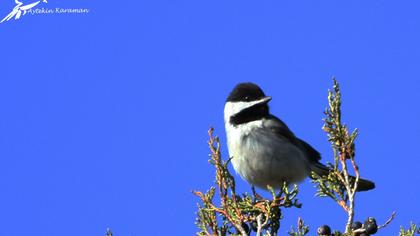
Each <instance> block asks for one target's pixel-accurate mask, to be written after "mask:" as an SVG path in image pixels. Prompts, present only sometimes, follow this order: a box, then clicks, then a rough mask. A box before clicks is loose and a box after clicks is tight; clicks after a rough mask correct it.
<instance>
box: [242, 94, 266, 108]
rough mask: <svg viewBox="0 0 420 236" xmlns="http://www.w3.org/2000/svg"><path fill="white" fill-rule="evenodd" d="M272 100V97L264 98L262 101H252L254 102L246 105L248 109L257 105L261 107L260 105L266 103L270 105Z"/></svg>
mask: <svg viewBox="0 0 420 236" xmlns="http://www.w3.org/2000/svg"><path fill="white" fill-rule="evenodd" d="M270 100H271V97H269V96H267V97H263V98H261V99H260V100H256V101H252V102H248V103H247V104H246V108H249V107H253V106H255V105H260V104H264V103H268V102H269V101H270Z"/></svg>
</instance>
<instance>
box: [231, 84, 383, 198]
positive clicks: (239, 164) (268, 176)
mask: <svg viewBox="0 0 420 236" xmlns="http://www.w3.org/2000/svg"><path fill="white" fill-rule="evenodd" d="M270 100H271V97H268V96H266V95H265V94H264V92H263V91H262V89H261V88H260V87H259V86H258V85H256V84H253V83H241V84H238V85H237V86H236V87H235V88H234V89H233V90H232V92H231V93H230V94H229V97H228V98H227V101H226V104H225V109H224V120H225V128H226V135H227V142H228V149H229V156H230V157H231V158H232V164H233V168H234V169H235V171H236V172H237V173H238V174H239V175H240V176H241V177H242V178H243V179H245V180H246V181H247V182H248V183H250V184H252V185H253V186H254V185H255V186H257V187H260V188H263V189H266V188H267V185H270V186H271V187H273V188H279V187H281V186H282V184H283V182H287V183H297V182H300V181H302V180H303V179H304V178H306V177H307V176H309V175H310V174H311V172H312V171H313V172H315V173H316V174H318V175H320V176H322V175H327V174H328V172H329V169H328V168H327V167H326V166H325V165H323V164H322V163H320V162H319V160H320V159H321V156H320V154H319V152H318V151H316V150H315V149H314V148H313V147H312V146H311V145H309V144H308V143H306V142H305V141H303V140H301V139H299V138H297V137H296V136H295V135H294V134H293V133H292V131H290V129H289V128H288V127H287V125H286V124H285V123H284V122H283V121H281V120H280V119H279V118H277V117H275V116H274V115H271V114H270V112H269V107H268V102H269V101H270ZM351 178H352V179H354V177H351ZM373 188H375V184H374V183H373V182H371V181H369V180H365V179H359V184H358V188H357V191H367V190H370V189H373Z"/></svg>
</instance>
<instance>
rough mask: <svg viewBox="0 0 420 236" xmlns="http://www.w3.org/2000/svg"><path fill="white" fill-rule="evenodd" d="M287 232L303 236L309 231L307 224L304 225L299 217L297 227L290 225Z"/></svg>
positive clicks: (295, 235)
mask: <svg viewBox="0 0 420 236" xmlns="http://www.w3.org/2000/svg"><path fill="white" fill-rule="evenodd" d="M288 233H289V235H290V236H305V235H306V234H308V233H309V226H308V225H305V222H303V220H302V219H301V218H299V219H298V222H297V229H295V228H294V227H293V226H292V227H291V228H290V231H289V232H288Z"/></svg>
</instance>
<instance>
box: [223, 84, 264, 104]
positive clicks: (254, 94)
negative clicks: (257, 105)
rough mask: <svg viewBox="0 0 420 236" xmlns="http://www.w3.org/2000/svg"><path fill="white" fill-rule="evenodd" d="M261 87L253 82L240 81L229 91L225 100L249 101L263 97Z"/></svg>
mask: <svg viewBox="0 0 420 236" xmlns="http://www.w3.org/2000/svg"><path fill="white" fill-rule="evenodd" d="M265 97H266V96H265V94H264V92H263V91H262V89H261V88H260V87H259V86H258V85H256V84H254V83H240V84H238V85H236V86H235V88H233V90H232V92H230V94H229V97H228V98H227V102H251V101H257V100H260V99H262V98H265Z"/></svg>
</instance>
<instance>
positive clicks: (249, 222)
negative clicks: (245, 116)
mask: <svg viewBox="0 0 420 236" xmlns="http://www.w3.org/2000/svg"><path fill="white" fill-rule="evenodd" d="M209 137H210V140H209V147H210V151H211V154H210V157H211V158H210V161H209V162H210V163H211V164H212V165H213V166H214V167H215V169H216V180H215V182H216V186H217V187H214V186H213V187H211V188H210V190H208V191H207V192H206V193H202V192H200V191H194V194H195V195H197V196H198V197H199V198H200V199H201V201H202V204H201V205H198V212H197V219H196V224H197V226H198V228H199V229H200V231H199V232H198V233H197V235H228V234H229V235H243V236H245V235H250V234H251V232H250V231H251V230H252V229H253V231H255V233H256V235H263V234H264V235H277V231H278V230H279V228H280V220H281V218H282V213H281V208H289V207H301V204H299V202H298V200H297V194H298V192H299V190H298V188H297V186H296V185H294V186H293V187H288V185H287V184H286V183H284V184H283V187H282V188H281V189H280V190H279V191H278V192H277V193H276V192H275V191H274V189H272V188H271V187H269V186H268V189H269V190H270V192H271V196H272V198H271V199H270V200H268V199H263V198H261V197H260V196H259V195H258V194H257V193H255V192H254V195H253V196H251V195H249V194H247V193H244V194H242V195H238V194H236V190H235V179H234V178H233V176H232V175H231V174H230V172H229V170H228V168H227V165H228V163H229V161H230V160H228V161H223V160H222V159H221V153H220V143H219V139H218V138H217V137H214V136H213V129H210V130H209ZM216 189H217V191H216ZM216 194H217V195H218V196H219V198H218V199H219V200H220V202H219V204H216V203H215V200H214V198H215V196H216Z"/></svg>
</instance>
